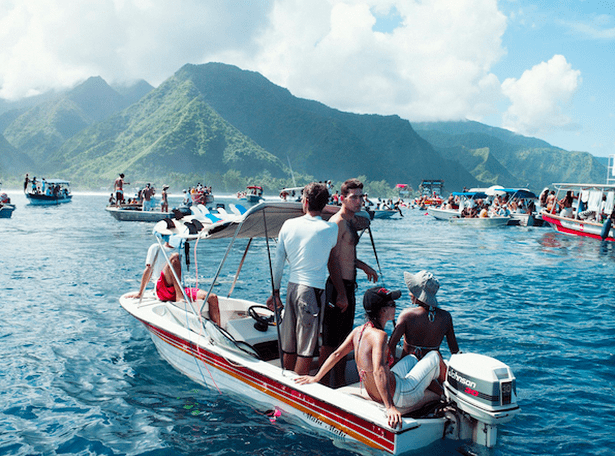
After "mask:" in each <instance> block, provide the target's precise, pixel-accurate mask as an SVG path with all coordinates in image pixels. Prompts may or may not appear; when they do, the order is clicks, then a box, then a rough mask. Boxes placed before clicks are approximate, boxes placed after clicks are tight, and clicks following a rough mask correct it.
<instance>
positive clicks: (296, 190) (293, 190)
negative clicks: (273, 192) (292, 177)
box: [280, 185, 305, 193]
mask: <svg viewBox="0 0 615 456" xmlns="http://www.w3.org/2000/svg"><path fill="white" fill-rule="evenodd" d="M304 188H305V185H304V186H303V187H286V188H283V189H282V190H280V193H282V192H287V193H290V192H301V191H303V189H304Z"/></svg>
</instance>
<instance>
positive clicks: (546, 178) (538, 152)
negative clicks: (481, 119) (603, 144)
mask: <svg viewBox="0 0 615 456" xmlns="http://www.w3.org/2000/svg"><path fill="white" fill-rule="evenodd" d="M413 125H414V128H415V129H416V130H417V132H418V133H419V134H420V135H421V136H423V137H424V138H425V139H426V140H427V141H429V142H430V143H431V144H433V146H434V147H435V148H436V150H438V151H439V152H440V153H441V154H442V155H443V156H445V157H448V158H450V159H452V160H456V161H457V162H458V163H460V164H461V165H462V166H464V167H465V168H466V169H467V170H468V171H470V172H471V173H472V175H473V176H474V177H475V178H476V179H478V180H479V181H481V182H483V183H484V185H494V184H499V185H503V186H510V187H517V186H523V187H525V186H528V187H530V188H531V189H533V190H534V191H540V190H542V189H543V188H544V187H548V186H550V185H551V184H552V183H555V182H603V181H604V179H605V176H606V167H605V166H604V164H603V162H602V161H600V160H599V159H598V158H596V157H594V156H593V155H591V154H589V153H588V152H568V151H566V150H563V149H560V148H558V147H554V146H551V145H550V144H548V143H547V142H545V141H542V140H540V139H536V138H528V137H525V136H522V135H518V134H515V133H513V132H510V131H508V130H504V129H502V128H496V127H489V126H487V125H484V124H481V123H478V122H471V121H465V122H421V123H414V124H413ZM477 164H478V166H476V165H477Z"/></svg>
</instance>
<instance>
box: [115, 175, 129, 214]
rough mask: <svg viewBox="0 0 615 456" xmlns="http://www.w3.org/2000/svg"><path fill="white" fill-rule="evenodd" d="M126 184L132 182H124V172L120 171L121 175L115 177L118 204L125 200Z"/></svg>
mask: <svg viewBox="0 0 615 456" xmlns="http://www.w3.org/2000/svg"><path fill="white" fill-rule="evenodd" d="M124 184H130V182H124V173H120V177H118V178H117V179H115V182H114V183H113V191H114V192H115V205H116V206H119V205H120V204H121V203H122V201H124Z"/></svg>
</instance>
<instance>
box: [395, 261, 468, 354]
mask: <svg viewBox="0 0 615 456" xmlns="http://www.w3.org/2000/svg"><path fill="white" fill-rule="evenodd" d="M404 280H405V282H406V285H407V286H408V290H409V291H410V295H411V296H412V303H413V304H416V305H417V307H414V308H411V309H406V310H404V311H403V312H402V313H401V314H400V315H399V318H398V320H397V325H396V326H395V329H394V330H393V334H391V338H390V339H389V348H390V350H391V353H393V354H395V349H396V348H397V343H398V342H399V340H400V339H401V338H402V336H403V338H404V348H403V352H402V356H401V358H403V357H405V356H406V355H414V356H415V357H416V358H417V359H418V360H420V359H422V358H423V357H424V356H425V355H426V354H427V353H429V352H430V351H437V350H439V349H440V344H441V343H442V340H443V339H444V337H445V336H446V342H447V343H448V348H449V349H450V351H451V353H457V352H458V351H459V346H458V345H457V339H456V337H455V330H454V328H453V318H452V317H451V314H450V313H448V312H447V311H446V310H443V309H440V308H438V301H437V300H436V293H437V291H438V289H439V288H440V283H439V282H438V280H437V279H436V278H435V277H434V276H433V274H432V273H431V272H427V271H420V272H419V273H417V274H410V273H408V272H404Z"/></svg>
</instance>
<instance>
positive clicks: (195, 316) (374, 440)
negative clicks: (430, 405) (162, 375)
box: [120, 202, 520, 454]
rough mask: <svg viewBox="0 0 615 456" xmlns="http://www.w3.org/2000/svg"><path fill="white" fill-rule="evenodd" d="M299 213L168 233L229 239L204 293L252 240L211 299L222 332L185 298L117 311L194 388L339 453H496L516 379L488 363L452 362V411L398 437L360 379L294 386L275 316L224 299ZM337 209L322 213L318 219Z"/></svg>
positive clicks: (257, 210)
mask: <svg viewBox="0 0 615 456" xmlns="http://www.w3.org/2000/svg"><path fill="white" fill-rule="evenodd" d="M301 206H302V205H301V204H300V203H288V202H262V203H260V204H258V205H256V206H253V207H252V208H251V209H249V210H248V211H247V212H246V213H245V214H244V215H243V216H242V217H240V218H238V219H236V220H234V221H221V222H217V223H214V224H212V225H208V226H205V227H204V228H203V229H202V231H200V232H199V233H197V234H192V235H190V234H188V231H187V230H186V229H185V227H182V225H181V223H177V224H176V225H177V228H176V229H173V231H172V232H173V233H176V234H178V235H180V236H181V237H182V238H183V239H185V240H186V241H189V240H195V239H198V243H197V245H202V244H203V243H204V242H207V241H208V240H214V239H222V238H228V239H229V244H228V247H227V249H226V252H221V255H223V259H222V262H221V264H220V266H219V267H218V269H217V272H216V274H215V276H214V277H213V280H212V282H211V283H212V285H211V286H210V289H209V293H211V292H212V290H213V284H215V283H216V281H217V278H218V277H219V275H220V272H221V270H222V267H223V265H224V262H225V260H226V258H227V257H228V254H229V252H230V250H231V249H232V247H233V245H234V241H235V239H238V238H244V239H246V238H247V239H249V241H248V242H247V246H246V252H245V253H244V255H243V258H242V259H241V261H240V265H239V268H238V270H237V273H236V276H235V281H234V282H233V284H232V285H231V287H230V291H229V293H228V295H227V297H223V296H222V293H220V292H218V293H217V294H218V296H219V304H220V314H221V321H220V326H217V325H216V324H214V323H213V322H212V321H210V320H209V319H208V316H209V313H208V309H207V308H206V307H207V306H205V308H201V306H202V305H203V303H202V302H191V301H190V300H189V299H188V297H187V296H184V299H185V301H186V303H187V304H184V305H182V304H178V303H171V302H162V301H159V300H158V299H157V298H156V297H155V295H154V294H153V292H147V295H146V296H145V297H144V298H143V299H142V300H139V299H132V298H128V297H126V296H127V295H124V296H122V297H121V298H120V304H121V305H122V307H123V308H124V309H125V310H126V311H127V312H128V313H130V314H131V315H132V316H133V317H135V318H136V319H137V320H139V321H140V322H141V323H143V325H144V326H145V328H146V329H147V330H148V331H149V333H150V336H151V338H152V340H153V342H154V344H155V346H156V348H157V349H158V351H159V353H160V355H161V356H162V357H163V358H164V359H165V360H167V361H168V362H169V363H170V364H171V365H172V366H173V367H175V368H176V369H177V370H179V371H180V372H182V373H184V374H185V375H187V376H188V377H190V378H191V379H192V380H194V381H196V382H198V383H200V384H203V385H207V386H211V387H215V388H216V389H217V390H219V391H220V393H221V394H225V393H226V394H229V395H232V396H234V397H237V396H239V397H241V398H243V399H244V400H245V401H246V402H247V403H249V404H251V405H252V406H253V407H257V408H258V407H259V406H260V407H261V408H262V410H263V411H269V412H270V413H271V414H273V416H275V417H278V416H279V417H280V418H279V419H282V420H284V419H286V420H289V421H296V420H299V421H300V422H301V423H302V424H304V425H309V426H310V427H312V428H314V429H316V430H318V431H319V432H322V433H325V434H327V435H329V436H330V437H331V438H333V439H334V440H335V442H336V444H338V445H339V446H344V447H349V448H352V449H354V450H359V451H361V449H363V450H365V447H369V448H373V449H377V450H381V451H384V452H387V453H390V454H402V453H406V452H408V451H411V450H414V449H418V448H422V447H425V446H427V445H429V444H431V443H433V442H435V441H438V440H440V439H442V438H444V437H446V438H453V439H473V440H474V441H475V442H477V443H480V444H482V445H486V446H488V447H491V446H493V445H495V443H496V439H497V426H498V425H499V424H501V423H505V422H507V421H509V420H511V419H512V418H513V416H514V415H515V414H517V413H518V412H519V410H520V409H519V407H518V405H517V397H516V380H515V377H514V376H513V374H512V372H511V371H510V369H509V368H508V367H507V366H506V365H505V364H503V363H501V362H500V361H498V360H495V359H493V358H489V357H486V356H482V355H475V354H457V355H453V356H452V357H451V359H450V361H449V371H448V378H447V381H446V382H445V385H444V387H445V391H446V397H447V400H448V402H447V403H438V404H437V407H436V408H434V409H431V410H428V411H424V412H423V413H422V414H421V413H418V412H415V413H418V414H416V415H414V416H413V415H405V416H404V417H403V419H402V427H401V429H400V428H397V429H392V428H390V427H389V425H388V423H387V417H386V412H385V408H384V406H383V405H382V404H379V403H377V402H375V401H372V400H371V399H369V398H366V397H365V396H364V392H363V390H362V388H361V387H360V384H359V383H358V376H357V377H356V378H354V379H352V380H353V381H356V382H357V383H355V384H351V385H348V386H345V387H342V388H339V389H332V388H329V387H327V386H324V385H321V384H310V385H298V384H296V383H295V382H294V378H296V374H295V373H294V372H290V371H287V370H284V369H282V368H281V365H280V356H279V344H278V338H279V330H278V328H279V325H277V324H275V323H276V321H275V320H277V319H278V317H277V315H276V316H275V317H274V318H273V320H274V321H272V319H271V318H268V316H269V315H270V314H271V313H272V312H270V311H269V310H268V309H267V308H266V307H263V302H258V301H253V300H250V297H249V296H248V297H247V299H240V298H231V297H230V296H231V294H232V291H233V289H234V284H235V282H236V280H237V278H238V275H239V273H240V270H241V266H242V265H243V262H244V259H245V258H246V254H247V251H248V249H249V247H250V244H251V243H252V240H253V239H254V238H263V237H264V238H265V239H266V241H267V249H266V251H267V252H269V241H268V240H269V238H274V237H276V236H277V235H278V232H279V230H280V228H281V226H282V224H283V223H284V221H285V220H287V219H289V218H294V217H298V216H301V215H302V214H303V212H302V207H301ZM336 210H338V208H330V209H329V207H327V214H326V215H325V216H324V218H328V217H329V216H330V215H331V214H332V213H334V212H335V211H336ZM365 226H367V223H366V224H365ZM179 250H180V251H182V249H181V248H180V249H179ZM261 250H265V249H261ZM269 260H270V261H271V256H270V255H269ZM194 269H197V268H194ZM204 302H206V300H205V301H204ZM351 363H352V364H353V365H354V362H353V361H351V362H349V364H351ZM354 371H355V373H356V368H355V369H354ZM419 415H420V416H419ZM278 422H279V421H278Z"/></svg>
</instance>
